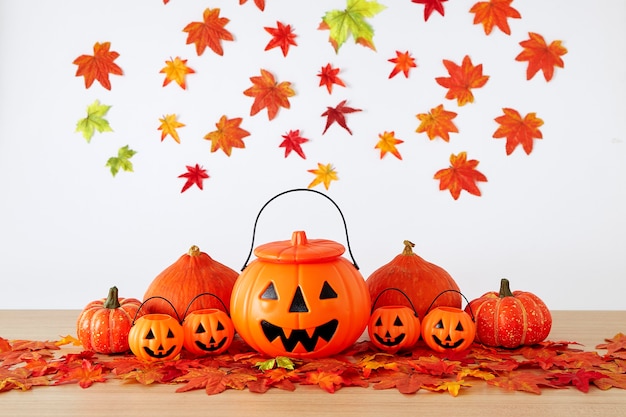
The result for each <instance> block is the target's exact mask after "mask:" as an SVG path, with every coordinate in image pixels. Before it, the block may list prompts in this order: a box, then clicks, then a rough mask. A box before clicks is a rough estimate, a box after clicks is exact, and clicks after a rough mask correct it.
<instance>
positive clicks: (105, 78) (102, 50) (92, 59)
mask: <svg viewBox="0 0 626 417" xmlns="http://www.w3.org/2000/svg"><path fill="white" fill-rule="evenodd" d="M110 48H111V43H110V42H103V43H99V42H96V43H95V45H94V46H93V55H81V56H79V57H78V58H76V59H75V60H74V62H72V63H73V64H75V65H78V69H77V70H76V76H77V77H81V76H83V77H85V88H89V87H91V85H92V84H93V82H94V81H95V80H97V81H98V82H99V83H100V84H101V85H102V86H103V87H104V88H106V89H107V90H110V89H111V81H109V74H115V75H122V74H123V71H122V69H121V68H120V67H119V66H118V65H117V64H116V63H114V62H113V61H115V60H116V59H117V57H119V56H120V54H119V53H117V52H115V51H110V50H109V49H110Z"/></svg>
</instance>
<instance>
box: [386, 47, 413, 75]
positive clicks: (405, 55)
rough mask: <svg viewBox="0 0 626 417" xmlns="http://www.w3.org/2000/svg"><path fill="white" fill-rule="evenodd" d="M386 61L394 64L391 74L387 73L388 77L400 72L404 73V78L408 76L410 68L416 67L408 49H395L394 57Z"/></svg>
mask: <svg viewBox="0 0 626 417" xmlns="http://www.w3.org/2000/svg"><path fill="white" fill-rule="evenodd" d="M388 61H389V62H391V63H393V64H396V65H395V66H394V67H393V70H392V71H391V74H389V78H393V77H395V76H396V75H397V74H398V73H400V72H402V73H404V76H405V77H406V78H409V71H410V70H411V68H415V67H417V64H416V63H415V59H414V58H413V57H412V56H411V54H410V53H409V51H406V52H400V51H396V57H395V58H391V59H389V60H388Z"/></svg>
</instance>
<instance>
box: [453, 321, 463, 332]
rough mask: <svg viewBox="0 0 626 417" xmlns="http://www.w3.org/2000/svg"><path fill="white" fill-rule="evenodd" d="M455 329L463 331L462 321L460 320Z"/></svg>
mask: <svg viewBox="0 0 626 417" xmlns="http://www.w3.org/2000/svg"><path fill="white" fill-rule="evenodd" d="M454 330H456V331H459V332H462V331H463V325H462V324H461V322H459V324H457V325H456V329H454Z"/></svg>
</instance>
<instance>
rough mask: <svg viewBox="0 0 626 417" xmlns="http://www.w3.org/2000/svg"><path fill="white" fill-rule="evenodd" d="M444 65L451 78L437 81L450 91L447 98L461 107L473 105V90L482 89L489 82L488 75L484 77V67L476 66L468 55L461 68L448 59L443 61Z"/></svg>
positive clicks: (438, 78)
mask: <svg viewBox="0 0 626 417" xmlns="http://www.w3.org/2000/svg"><path fill="white" fill-rule="evenodd" d="M443 65H444V66H445V67H446V69H447V70H448V73H449V74H450V77H437V78H436V79H435V80H436V81H437V83H438V84H439V85H441V86H442V87H445V88H447V89H448V92H447V93H446V98H447V99H450V100H454V99H456V100H457V104H458V105H459V106H463V105H465V104H467V103H473V102H474V94H472V91H471V90H472V88H480V87H482V86H484V85H485V84H486V83H487V81H488V80H489V76H488V75H483V65H482V64H479V65H476V66H474V64H472V60H471V59H470V57H469V56H468V55H465V57H464V58H463V62H462V64H461V66H459V65H457V64H455V63H454V62H452V61H449V60H447V59H444V60H443Z"/></svg>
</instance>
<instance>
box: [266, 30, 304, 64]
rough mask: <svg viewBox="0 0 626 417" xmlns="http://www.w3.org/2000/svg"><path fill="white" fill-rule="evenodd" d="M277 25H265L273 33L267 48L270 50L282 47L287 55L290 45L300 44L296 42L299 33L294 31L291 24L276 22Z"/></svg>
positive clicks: (284, 54)
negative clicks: (273, 26)
mask: <svg viewBox="0 0 626 417" xmlns="http://www.w3.org/2000/svg"><path fill="white" fill-rule="evenodd" d="M276 25H277V26H276V27H275V28H271V27H265V28H264V29H265V31H266V32H267V33H269V34H270V35H272V40H270V41H269V42H268V44H267V45H266V46H265V50H266V51H269V50H270V49H273V48H280V50H281V51H282V53H283V56H287V54H288V53H289V47H290V46H298V44H297V43H296V37H297V35H296V34H295V33H294V31H293V29H292V28H291V25H285V24H283V23H282V22H276Z"/></svg>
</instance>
